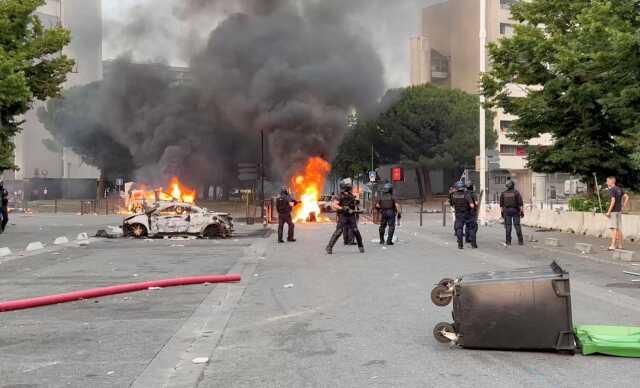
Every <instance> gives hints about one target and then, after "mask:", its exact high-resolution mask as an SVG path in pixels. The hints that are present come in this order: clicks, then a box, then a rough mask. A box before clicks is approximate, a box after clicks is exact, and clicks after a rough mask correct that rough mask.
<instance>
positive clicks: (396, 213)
mask: <svg viewBox="0 0 640 388" xmlns="http://www.w3.org/2000/svg"><path fill="white" fill-rule="evenodd" d="M376 209H377V210H378V211H379V212H380V215H381V220H380V244H381V245H384V241H385V240H384V234H385V230H386V229H387V226H389V234H388V235H387V245H393V234H394V233H395V231H396V217H397V218H401V217H402V215H401V213H400V208H399V207H398V203H397V202H396V200H395V199H394V198H393V185H392V184H391V183H386V184H385V185H384V188H383V192H382V197H381V198H380V199H379V200H378V202H377V203H376Z"/></svg>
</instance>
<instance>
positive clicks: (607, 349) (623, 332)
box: [575, 326, 640, 358]
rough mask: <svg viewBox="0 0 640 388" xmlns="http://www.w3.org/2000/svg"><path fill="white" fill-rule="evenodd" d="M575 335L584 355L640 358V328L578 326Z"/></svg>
mask: <svg viewBox="0 0 640 388" xmlns="http://www.w3.org/2000/svg"><path fill="white" fill-rule="evenodd" d="M575 334H576V340H577V341H578V343H579V345H580V347H581V348H582V354H583V355H589V354H604V355H608V356H617V357H634V358H640V327H624V326H576V328H575Z"/></svg>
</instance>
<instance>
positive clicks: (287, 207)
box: [276, 186, 298, 243]
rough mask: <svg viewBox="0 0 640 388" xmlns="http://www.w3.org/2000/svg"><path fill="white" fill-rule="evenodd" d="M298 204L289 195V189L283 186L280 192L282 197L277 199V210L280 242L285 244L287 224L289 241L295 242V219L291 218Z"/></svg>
mask: <svg viewBox="0 0 640 388" xmlns="http://www.w3.org/2000/svg"><path fill="white" fill-rule="evenodd" d="M297 203H298V202H297V201H296V200H295V199H293V198H292V197H291V195H289V188H288V187H286V186H283V187H282V189H281V190H280V195H279V196H278V198H277V199H276V209H277V210H278V242H279V243H284V240H283V235H284V224H287V229H288V230H287V232H288V236H287V241H289V242H295V241H296V239H295V238H294V237H293V233H294V230H295V226H294V224H293V219H292V218H291V211H292V210H293V207H294V206H295V205H296V204H297Z"/></svg>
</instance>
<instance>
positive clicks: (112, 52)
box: [102, 0, 441, 88]
mask: <svg viewBox="0 0 640 388" xmlns="http://www.w3.org/2000/svg"><path fill="white" fill-rule="evenodd" d="M172 1H176V0H103V2H102V3H103V16H104V30H105V34H104V37H105V42H104V45H103V56H104V58H105V59H111V58H115V57H117V56H119V55H121V54H122V53H123V52H124V51H129V52H130V53H131V54H132V55H133V58H134V59H136V60H141V61H145V60H155V59H158V58H160V57H164V59H166V60H167V61H168V62H169V63H170V64H173V65H177V66H185V65H187V63H186V60H185V59H184V56H182V57H181V55H180V54H178V52H180V51H182V50H183V49H184V48H182V47H173V48H172V47H171V46H172V43H173V42H171V41H170V40H164V39H162V38H159V39H158V41H157V42H154V44H146V45H144V47H133V48H132V47H123V44H122V43H123V42H122V41H123V40H124V39H125V38H123V37H122V36H118V34H117V32H118V31H119V30H122V28H123V27H124V25H125V24H126V20H127V19H128V15H130V13H131V12H132V11H133V10H135V8H136V6H140V5H148V4H151V3H153V4H156V7H158V8H159V9H160V10H161V11H160V14H163V13H164V14H167V15H168V14H169V13H170V11H169V10H170V3H171V2H172ZM344 1H345V2H349V1H352V0H344ZM437 1H441V0H369V1H368V4H370V6H368V7H367V8H366V9H363V10H362V12H361V13H359V15H358V16H359V18H360V20H359V23H360V24H361V27H362V28H363V29H364V30H365V31H366V33H367V34H369V35H370V36H371V38H372V40H373V42H374V45H375V47H376V48H377V50H378V52H379V54H380V56H381V58H382V61H383V63H384V66H385V81H386V83H387V87H389V88H391V87H402V86H406V85H408V83H409V70H410V69H409V66H410V65H409V39H410V38H411V37H414V36H417V35H418V34H419V31H420V10H421V9H422V8H423V7H425V6H427V5H429V4H430V3H433V2H437ZM376 2H380V4H385V5H384V7H380V6H376ZM390 4H392V5H390ZM163 8H166V11H165V12H163V11H162V9H163ZM217 22H218V21H215V20H214V21H208V23H210V26H209V25H205V26H203V28H204V29H205V30H207V31H206V32H205V31H202V33H203V34H204V33H208V32H209V30H213V29H214V28H215V25H216V24H217ZM161 23H162V21H159V24H161ZM125 46H126V45H125Z"/></svg>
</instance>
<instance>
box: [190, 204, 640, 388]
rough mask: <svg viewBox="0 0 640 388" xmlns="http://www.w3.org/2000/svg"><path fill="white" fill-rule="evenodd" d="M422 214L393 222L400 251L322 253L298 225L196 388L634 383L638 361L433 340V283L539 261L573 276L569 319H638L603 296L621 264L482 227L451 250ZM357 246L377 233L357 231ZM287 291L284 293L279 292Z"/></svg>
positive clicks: (638, 305)
mask: <svg viewBox="0 0 640 388" xmlns="http://www.w3.org/2000/svg"><path fill="white" fill-rule="evenodd" d="M438 222H441V217H440V218H438V217H437V216H430V217H428V219H427V222H426V224H425V227H424V228H423V229H418V228H416V227H410V226H403V227H402V228H401V230H400V240H401V242H400V244H398V245H397V246H395V247H393V248H388V249H383V248H381V247H379V246H376V245H374V244H371V243H369V244H368V246H367V248H368V251H367V254H365V255H361V254H359V253H357V252H356V250H355V249H354V248H353V247H346V248H345V247H339V248H338V249H337V252H336V254H335V255H333V256H327V255H325V254H324V251H323V247H324V245H325V244H326V241H327V239H328V237H329V233H330V227H329V226H327V225H309V226H301V227H299V228H298V230H299V232H298V233H299V243H297V244H296V245H280V246H278V247H277V248H276V250H275V251H274V253H273V254H272V255H270V256H269V258H268V260H266V261H264V262H263V263H261V264H260V265H259V266H258V268H257V274H258V277H257V278H256V279H255V280H254V281H253V282H252V283H251V284H250V285H249V286H248V287H247V291H246V292H245V295H244V297H243V299H242V300H241V302H240V304H239V306H238V308H237V311H236V312H235V313H234V314H233V316H232V318H231V321H230V323H229V325H228V327H227V330H226V332H225V335H224V337H223V339H222V341H221V342H220V343H219V345H218V347H217V348H216V350H215V353H214V356H213V359H212V361H211V363H210V365H209V367H208V369H207V370H206V372H205V376H204V378H203V380H202V383H201V384H200V385H199V386H200V387H222V386H224V387H256V386H260V387H374V386H380V387H387V386H388V387H391V386H393V387H436V386H438V387H442V386H444V387H513V386H534V387H582V386H620V387H631V386H635V385H636V383H637V380H638V378H640V371H638V369H637V368H636V366H637V361H636V360H631V359H618V358H609V357H599V356H595V357H583V356H574V357H571V356H566V355H558V354H548V353H530V352H519V353H518V352H494V351H470V350H464V349H458V348H449V347H447V346H443V345H440V344H438V343H436V342H435V341H434V339H433V337H432V334H431V331H432V329H433V326H434V325H435V324H436V323H438V322H440V321H450V320H451V315H450V314H451V307H449V308H437V307H435V306H433V305H432V304H431V302H430V301H429V300H428V294H427V293H428V292H429V291H430V290H431V288H432V287H433V286H432V285H433V284H434V282H437V281H438V280H439V279H441V278H443V277H451V276H455V275H459V274H464V273H469V272H476V271H483V270H490V269H491V270H493V269H509V268H519V267H526V266H530V265H547V264H549V263H550V262H551V261H552V260H554V259H558V260H559V261H560V262H561V263H562V264H563V265H564V266H565V267H566V268H567V269H568V270H570V271H571V272H572V287H573V289H572V291H573V306H574V309H573V312H574V321H575V322H576V323H583V324H584V323H591V324H605V323H608V324H627V325H632V324H635V325H638V324H639V323H640V322H639V320H640V290H638V289H628V288H625V289H612V288H608V287H606V285H607V284H609V283H610V282H614V281H617V280H620V278H622V276H621V275H622V274H621V268H620V267H619V266H613V265H611V264H604V263H600V262H596V261H592V260H588V259H585V258H581V257H576V256H575V255H570V254H564V253H563V252H561V251H555V252H549V251H548V250H543V249H539V248H533V247H524V248H520V247H514V248H512V249H508V250H507V249H505V248H504V247H501V246H500V245H499V244H498V241H499V239H500V238H501V237H502V229H501V228H499V227H493V228H486V229H483V230H482V231H481V236H482V237H481V238H482V239H483V240H484V241H481V249H480V250H478V251H472V250H465V251H463V252H459V251H458V250H457V249H456V248H455V244H454V242H453V240H452V238H453V236H452V233H451V230H450V228H442V227H441V226H439V225H438ZM362 229H363V231H364V234H365V235H366V236H367V240H369V241H370V240H371V239H372V238H373V237H374V236H375V235H376V230H375V226H373V225H364V226H363V227H362ZM287 284H294V287H293V288H284V285H287Z"/></svg>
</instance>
